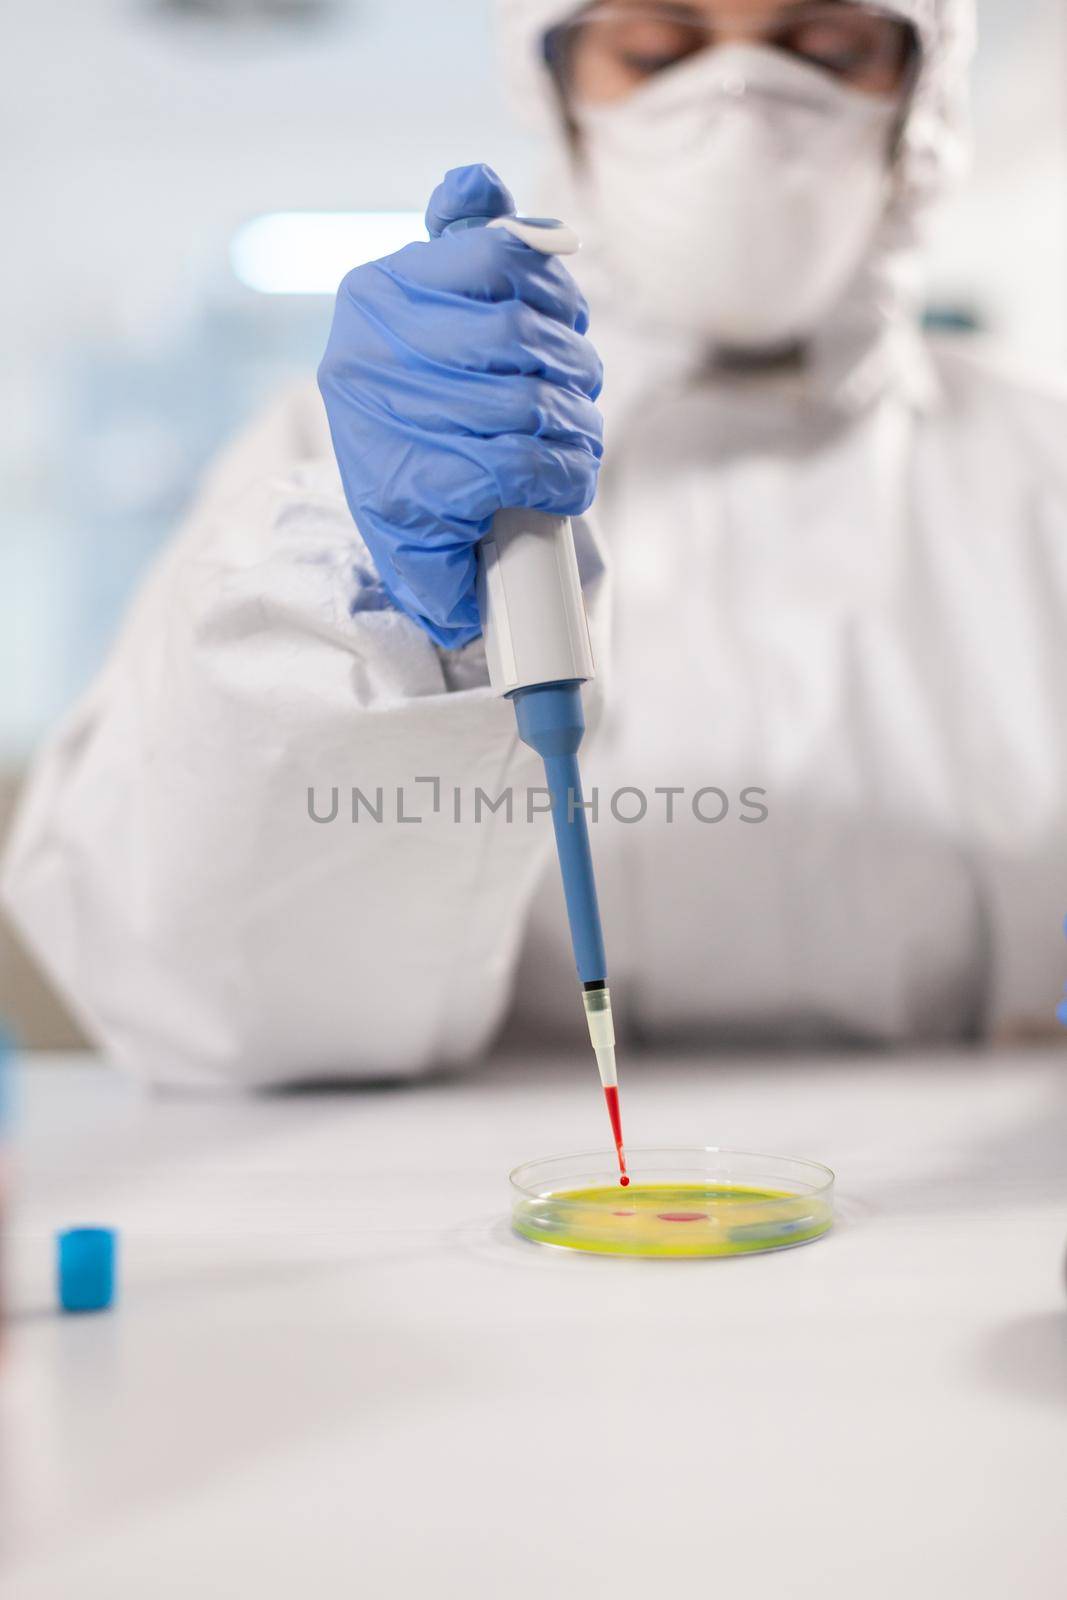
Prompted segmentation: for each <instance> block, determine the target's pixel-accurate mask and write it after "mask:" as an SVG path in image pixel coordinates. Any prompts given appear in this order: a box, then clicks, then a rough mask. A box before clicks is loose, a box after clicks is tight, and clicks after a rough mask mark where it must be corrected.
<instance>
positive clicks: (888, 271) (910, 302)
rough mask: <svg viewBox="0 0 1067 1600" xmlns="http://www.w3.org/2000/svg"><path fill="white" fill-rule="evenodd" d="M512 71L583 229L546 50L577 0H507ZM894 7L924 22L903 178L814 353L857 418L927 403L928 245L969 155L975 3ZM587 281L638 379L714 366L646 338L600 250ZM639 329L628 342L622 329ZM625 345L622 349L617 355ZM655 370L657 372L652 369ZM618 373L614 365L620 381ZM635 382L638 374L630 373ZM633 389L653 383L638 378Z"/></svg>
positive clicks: (584, 267) (597, 333) (504, 25)
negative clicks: (923, 255)
mask: <svg viewBox="0 0 1067 1600" xmlns="http://www.w3.org/2000/svg"><path fill="white" fill-rule="evenodd" d="M496 5H497V14H498V27H499V33H500V40H501V45H502V48H503V55H504V67H505V70H506V72H507V74H508V77H509V80H510V82H511V85H512V87H513V91H514V94H513V98H514V102H515V104H516V105H517V107H518V108H519V110H520V111H521V112H523V113H524V114H525V115H526V117H527V120H530V121H533V122H535V123H536V124H537V125H538V126H540V127H541V128H542V130H543V131H544V132H545V134H546V136H547V137H548V139H549V142H550V163H549V167H548V171H547V174H546V192H545V194H544V196H543V199H544V201H545V203H546V204H548V205H549V206H551V207H554V208H556V209H557V210H559V211H563V210H566V211H567V213H568V220H573V221H574V222H575V224H576V225H577V226H578V227H579V228H581V227H582V223H583V218H582V192H581V184H580V182H579V181H578V179H577V175H576V173H575V172H574V169H573V163H572V161H571V157H570V152H569V149H568V145H567V140H566V137H565V132H564V128H563V123H562V119H561V116H560V108H559V104H558V99H557V96H556V91H555V86H554V84H553V82H552V78H551V75H550V73H549V71H548V69H547V67H546V65H545V62H544V56H543V49H542V43H543V40H544V36H545V34H546V32H547V31H548V30H549V29H550V28H551V27H553V26H554V25H555V24H556V23H558V22H561V21H563V20H565V19H566V18H567V17H569V16H572V15H574V13H575V12H576V11H577V10H578V9H579V6H578V5H577V4H575V3H574V0H569V3H567V0H496ZM886 9H887V10H890V11H893V12H895V13H897V14H898V15H899V16H902V17H904V18H906V19H907V20H909V21H911V22H912V23H914V24H915V26H916V27H917V29H918V31H919V35H920V40H921V44H922V64H921V68H920V72H919V77H918V81H917V83H916V87H915V89H914V92H913V95H912V98H911V102H910V105H909V108H908V114H907V120H906V123H905V126H904V129H903V133H902V137H901V141H900V145H899V149H898V152H897V156H896V163H895V169H894V183H893V191H892V198H891V200H890V202H889V205H888V207H887V210H886V214H885V217H884V219H883V221H882V223H881V225H880V226H879V228H878V229H877V231H876V233H875V235H874V236H873V238H872V243H871V247H870V249H869V251H868V253H867V255H866V258H865V259H864V261H863V263H862V265H861V268H860V270H859V271H858V273H857V274H856V277H855V279H854V280H853V282H852V283H851V285H850V287H849V289H848V290H847V291H846V293H845V294H844V295H843V296H842V298H841V299H840V300H839V301H838V302H837V304H836V305H835V306H834V308H833V310H832V311H831V313H830V314H829V315H828V316H827V318H826V320H825V322H824V323H823V324H822V325H821V326H820V327H819V329H818V330H817V332H816V333H815V335H814V336H813V337H812V339H811V340H810V342H809V344H808V347H807V348H808V360H807V362H806V364H805V379H804V388H805V392H806V393H807V394H808V395H809V396H811V397H815V398H818V399H820V400H821V401H823V402H825V403H826V404H828V405H830V406H831V407H832V408H833V409H835V410H845V411H852V410H855V409H857V408H861V407H863V406H864V405H866V404H867V403H869V402H870V401H871V400H872V399H873V398H875V397H876V396H877V395H878V394H880V393H881V392H883V391H884V390H885V388H886V387H887V386H889V385H891V384H894V383H896V384H898V385H900V386H903V387H904V388H905V389H907V390H908V391H909V392H910V393H911V394H913V395H914V396H915V398H917V399H921V398H922V397H923V396H924V395H925V394H926V393H927V392H928V388H929V381H930V380H929V371H928V367H927V364H926V362H925V359H924V356H923V353H922V343H921V340H920V338H919V335H918V329H917V325H916V310H917V302H918V297H919V292H920V284H921V278H920V273H919V260H918V256H919V249H918V247H919V241H920V237H921V232H922V221H923V218H924V215H925V213H926V212H927V210H928V208H929V207H930V205H931V203H932V202H935V201H936V200H937V199H938V197H939V196H940V195H941V194H942V193H943V192H944V191H945V190H946V189H947V188H948V187H949V186H950V185H951V183H952V181H953V180H954V179H955V178H956V176H957V175H958V174H959V173H960V171H961V170H962V168H963V166H964V164H965V159H966V154H967V131H966V108H967V73H968V67H969V63H970V57H971V52H972V48H973V37H974V3H973V0H890V3H888V4H887V5H886ZM578 276H579V277H580V279H581V281H582V284H583V287H584V288H585V290H586V293H587V294H588V296H589V299H590V303H591V305H592V309H593V314H594V327H593V334H594V338H597V339H598V341H599V342H601V343H602V344H603V345H606V347H607V348H606V350H605V354H606V355H608V354H617V353H621V352H622V351H623V350H624V349H632V350H633V355H634V360H633V361H632V362H631V361H629V360H628V359H626V358H623V360H622V362H621V364H623V365H625V366H627V367H631V368H632V369H633V371H634V372H635V373H637V372H641V373H645V374H647V373H648V371H649V370H655V371H657V372H659V373H661V374H663V375H665V376H666V375H669V374H670V373H672V372H673V373H678V372H681V371H684V370H685V369H687V368H689V369H692V368H695V367H698V366H701V365H702V364H703V363H704V362H705V361H706V358H707V354H708V352H707V350H706V348H704V347H703V341H702V340H701V338H700V336H699V335H697V334H695V333H694V336H693V338H692V339H691V340H690V341H688V342H687V341H685V340H679V341H678V344H677V345H676V346H675V347H670V346H669V345H668V343H667V342H666V341H664V340H663V339H662V338H653V337H652V336H651V335H650V334H643V333H642V330H641V329H640V328H639V327H636V326H634V325H633V319H632V315H631V314H630V312H629V311H626V312H623V310H622V308H621V307H616V306H614V305H613V303H612V288H611V284H610V282H609V280H608V278H607V275H606V274H605V273H602V272H600V271H599V270H598V262H597V260H596V256H595V250H591V251H586V252H583V256H582V257H580V258H579V268H578ZM620 323H625V324H627V326H626V328H625V339H623V338H619V339H617V340H616V339H615V338H614V333H615V327H617V326H618V325H619V324H620ZM613 346H614V350H613V348H612V347H613ZM649 363H652V366H651V367H650V365H649ZM611 370H612V364H611V363H610V362H609V376H610V373H611ZM621 376H622V378H623V380H624V382H625V381H626V380H627V378H628V374H627V373H626V372H623V373H622V374H621ZM627 386H628V387H629V388H630V389H631V390H633V389H635V388H638V389H639V388H640V387H641V386H642V383H641V380H636V381H635V380H631V381H630V382H629V383H628V384H627Z"/></svg>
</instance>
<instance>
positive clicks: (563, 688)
mask: <svg viewBox="0 0 1067 1600" xmlns="http://www.w3.org/2000/svg"><path fill="white" fill-rule="evenodd" d="M512 700H513V702H514V706H515V717H516V720H517V722H518V728H519V737H520V738H521V739H522V741H523V742H524V744H528V745H529V746H530V747H531V748H532V749H534V750H536V751H537V753H538V755H539V756H540V757H541V759H542V760H543V762H544V766H545V781H546V784H547V787H548V792H549V797H550V799H551V802H552V827H553V830H554V832H555V836H556V853H557V855H558V857H559V870H560V876H561V878H562V880H563V895H564V899H565V901H566V904H567V921H568V923H569V925H570V933H571V944H572V946H573V949H574V962H575V966H576V967H577V969H578V976H579V978H580V979H581V981H582V983H583V985H588V984H603V983H606V982H607V976H608V973H607V961H606V959H605V955H604V934H603V931H602V929H601V925H600V907H599V905H598V903H597V892H596V879H595V877H594V874H593V856H592V851H591V849H590V846H589V828H588V824H587V821H586V812H585V810H584V809H583V804H582V802H583V798H584V797H583V795H582V779H581V772H580V770H579V767H578V749H579V746H580V745H581V742H582V736H583V734H584V733H585V717H584V715H583V712H582V696H581V688H580V685H579V684H577V683H551V684H539V685H537V686H536V687H535V688H530V689H520V690H518V691H517V692H516V693H515V694H514V695H513V696H512Z"/></svg>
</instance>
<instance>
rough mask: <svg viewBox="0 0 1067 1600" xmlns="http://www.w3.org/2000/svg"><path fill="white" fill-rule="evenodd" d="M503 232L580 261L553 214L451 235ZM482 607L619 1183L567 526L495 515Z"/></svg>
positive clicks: (500, 220)
mask: <svg viewBox="0 0 1067 1600" xmlns="http://www.w3.org/2000/svg"><path fill="white" fill-rule="evenodd" d="M477 227H489V228H504V229H506V230H507V231H508V232H509V233H511V234H514V236H515V237H516V238H517V239H520V240H521V241H522V243H523V244H525V245H529V247H530V248H531V249H533V250H538V251H540V252H541V254H543V255H573V254H574V252H575V251H576V250H577V249H578V246H579V241H578V237H577V235H576V234H575V233H574V231H573V229H571V228H568V227H567V226H566V225H565V224H564V223H562V222H559V221H557V220H556V219H555V218H551V217H512V216H508V217H492V218H490V217H464V218H461V219H460V220H459V221H458V222H454V223H453V224H452V225H451V227H450V228H449V229H448V230H447V231H448V232H450V233H451V232H459V231H461V230H463V229H465V228H477ZM478 605H479V609H480V612H481V618H482V628H483V631H484V634H485V652H486V660H487V662H488V666H489V680H490V682H491V684H492V685H493V688H494V689H496V690H497V692H498V693H499V694H502V695H505V696H506V697H507V698H508V699H510V700H511V702H512V704H513V706H514V707H515V718H516V721H517V723H518V730H519V738H520V739H521V740H522V741H523V743H524V744H527V745H529V746H530V748H531V749H532V750H535V751H536V752H537V754H538V755H539V756H540V757H541V759H542V760H543V762H544V766H545V780H546V783H547V786H548V792H549V798H550V800H551V807H552V826H553V829H554V831H555V836H556V852H557V855H558V856H559V867H560V875H561V877H562V879H563V894H564V899H565V900H566V905H567V920H568V922H569V924H570V933H571V944H572V946H573V948H574V960H575V965H576V966H577V969H578V978H579V981H580V982H581V985H582V1003H583V1006H584V1008H585V1018H586V1024H587V1026H588V1029H589V1040H590V1043H591V1044H592V1046H593V1052H594V1054H595V1056H596V1064H597V1069H598V1071H599V1073H600V1081H601V1083H602V1084H603V1087H604V1098H605V1100H606V1102H607V1107H608V1114H609V1116H610V1118H611V1128H612V1136H613V1138H614V1141H615V1148H616V1150H617V1152H618V1157H619V1170H620V1172H621V1174H622V1180H621V1181H622V1182H623V1183H624V1184H625V1183H629V1181H630V1180H629V1178H628V1177H627V1175H626V1158H625V1155H624V1153H623V1141H622V1124H621V1119H620V1113H619V1086H618V1075H617V1071H616V1065H615V1031H614V1027H613V1024H612V1017H611V992H610V990H609V988H608V974H607V961H606V959H605V955H604V935H603V932H602V930H601V926H600V909H599V906H598V903H597V893H596V880H595V878H594V875H593V858H592V853H591V851H590V848H589V829H588V827H587V824H586V813H585V810H584V809H583V797H582V780H581V774H580V771H579V768H578V749H579V746H580V745H581V742H582V735H583V734H584V732H585V716H584V713H583V711H582V694H581V686H582V684H583V683H587V682H588V681H589V680H590V679H591V678H592V677H593V676H594V667H593V652H592V647H591V645H590V641H589V624H588V621H587V619H586V614H585V603H584V601H583V599H582V585H581V579H580V577H579V574H578V560H577V556H576V554H575V549H574V534H573V531H572V529H571V523H570V518H569V517H555V516H550V515H549V514H548V513H546V512H543V511H522V510H504V511H498V512H497V514H496V516H495V517H494V519H493V526H492V529H491V530H490V532H489V533H488V534H487V535H486V537H485V538H484V539H483V540H482V542H481V544H480V546H479V549H478Z"/></svg>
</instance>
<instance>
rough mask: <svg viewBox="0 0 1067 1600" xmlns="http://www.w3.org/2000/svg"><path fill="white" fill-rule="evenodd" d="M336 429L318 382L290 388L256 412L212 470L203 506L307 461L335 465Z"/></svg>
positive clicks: (206, 477) (202, 491)
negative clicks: (333, 436) (332, 430)
mask: <svg viewBox="0 0 1067 1600" xmlns="http://www.w3.org/2000/svg"><path fill="white" fill-rule="evenodd" d="M332 460H333V447H332V445H331V443H330V429H329V424H328V423H327V421H326V412H325V409H324V407H323V404H322V397H321V395H320V394H319V391H318V385H317V384H316V383H315V380H314V379H313V378H309V379H307V380H305V381H303V382H301V383H295V384H290V385H288V386H287V387H286V388H284V389H282V390H281V391H280V392H279V393H278V394H277V395H276V396H275V397H274V398H273V399H272V400H271V401H270V402H269V404H267V405H266V406H263V407H262V408H261V409H260V410H259V411H257V412H255V413H254V414H253V415H252V417H250V418H249V420H248V421H247V422H245V424H244V426H243V427H241V428H239V429H238V430H237V432H236V433H234V434H233V435H232V437H231V438H230V439H229V440H228V442H227V443H225V444H224V446H223V448H222V451H221V453H220V454H219V456H217V457H216V459H215V461H214V462H213V463H212V465H211V466H210V467H209V468H208V471H207V472H206V474H205V475H204V478H203V480H202V483H201V489H200V503H201V505H202V506H204V505H208V506H210V505H215V504H217V503H219V502H220V501H223V502H224V501H227V500H229V499H230V498H231V497H232V496H233V495H235V494H239V493H241V492H242V491H243V490H244V489H246V488H248V486H249V485H250V484H253V483H256V482H259V481H261V480H262V479H263V478H264V477H265V476H267V475H269V474H271V473H275V472H284V471H285V470H286V469H287V468H289V467H293V466H296V465H299V464H300V463H302V462H307V461H332Z"/></svg>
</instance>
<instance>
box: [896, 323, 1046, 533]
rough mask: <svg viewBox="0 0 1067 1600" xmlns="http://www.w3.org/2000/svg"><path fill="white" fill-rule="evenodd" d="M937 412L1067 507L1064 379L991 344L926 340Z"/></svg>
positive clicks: (980, 340)
mask: <svg viewBox="0 0 1067 1600" xmlns="http://www.w3.org/2000/svg"><path fill="white" fill-rule="evenodd" d="M926 343H927V350H928V354H929V357H930V361H931V364H932V366H933V369H934V372H935V374H936V378H937V382H938V388H939V397H940V409H941V410H942V412H943V413H944V414H945V415H946V416H948V417H949V418H950V419H952V420H957V421H959V422H961V423H964V424H968V425H969V426H970V427H972V428H976V429H977V428H981V429H982V430H983V432H984V433H985V435H986V436H987V437H989V438H991V439H999V440H1001V441H1003V442H1004V444H1005V445H1006V446H1007V447H1009V448H1010V449H1012V450H1013V452H1015V453H1016V454H1017V456H1018V458H1019V460H1020V464H1021V466H1022V468H1023V470H1024V472H1025V473H1026V474H1027V475H1028V476H1030V477H1032V479H1033V483H1034V488H1035V490H1037V491H1039V492H1041V493H1043V494H1046V495H1047V494H1050V493H1051V494H1052V495H1053V496H1055V497H1056V498H1057V499H1063V500H1064V501H1065V502H1067V451H1065V450H1064V439H1065V438H1067V376H1063V375H1061V374H1060V373H1058V372H1056V371H1050V370H1049V369H1048V368H1047V367H1042V366H1040V365H1038V364H1034V365H1033V366H1031V365H1030V364H1029V363H1028V362H1027V360H1026V359H1025V358H1024V357H1021V356H1019V355H1018V354H1017V353H1016V352H1013V351H1010V350H1005V349H1004V348H1003V347H1001V346H999V345H998V344H997V343H996V341H995V340H993V339H983V338H970V339H966V340H964V339H960V338H958V337H955V338H954V337H953V336H951V335H941V336H935V337H932V338H929V339H928V340H927V341H926Z"/></svg>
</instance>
